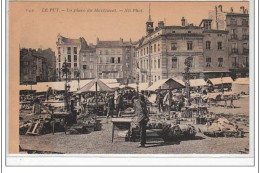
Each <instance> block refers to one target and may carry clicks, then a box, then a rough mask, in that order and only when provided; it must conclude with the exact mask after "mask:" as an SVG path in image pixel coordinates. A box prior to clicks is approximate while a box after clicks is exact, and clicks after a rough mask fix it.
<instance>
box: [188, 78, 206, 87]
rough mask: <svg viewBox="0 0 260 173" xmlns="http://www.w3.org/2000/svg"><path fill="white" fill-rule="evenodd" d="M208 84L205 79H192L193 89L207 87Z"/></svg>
mask: <svg viewBox="0 0 260 173" xmlns="http://www.w3.org/2000/svg"><path fill="white" fill-rule="evenodd" d="M206 85H207V83H206V81H205V80H204V79H191V80H190V86H191V87H198V86H206Z"/></svg>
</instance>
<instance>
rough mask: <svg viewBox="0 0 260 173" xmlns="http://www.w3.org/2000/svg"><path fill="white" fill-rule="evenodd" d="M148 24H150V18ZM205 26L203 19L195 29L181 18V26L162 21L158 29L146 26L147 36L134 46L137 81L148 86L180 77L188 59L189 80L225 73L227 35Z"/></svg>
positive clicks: (226, 68)
mask: <svg viewBox="0 0 260 173" xmlns="http://www.w3.org/2000/svg"><path fill="white" fill-rule="evenodd" d="M209 21H211V20H209ZM147 23H151V17H150V16H149V20H148V22H147ZM207 23H208V20H206V21H205V20H204V21H202V23H201V25H200V26H194V25H193V24H187V21H186V19H185V18H184V17H183V18H182V19H181V25H180V26H164V22H162V21H159V22H158V26H157V27H156V28H155V29H152V30H151V26H153V25H151V24H150V25H147V24H146V31H147V35H146V36H144V37H143V38H141V39H140V40H139V41H138V42H137V44H136V45H135V60H136V63H137V66H138V67H139V69H140V70H139V71H140V72H139V73H140V74H139V82H149V83H150V84H151V83H153V82H155V81H157V80H160V79H166V78H170V77H177V78H183V74H184V71H185V64H184V62H185V59H186V58H188V57H189V59H190V60H191V68H190V72H191V78H207V77H211V76H213V75H214V77H215V76H218V75H221V73H227V72H228V66H227V62H228V51H227V49H226V47H227V33H228V32H226V31H221V30H212V29H211V26H210V27H209V26H208V24H207ZM206 26H207V27H206ZM147 27H149V28H147ZM206 44H207V47H206ZM209 44H210V45H209Z"/></svg>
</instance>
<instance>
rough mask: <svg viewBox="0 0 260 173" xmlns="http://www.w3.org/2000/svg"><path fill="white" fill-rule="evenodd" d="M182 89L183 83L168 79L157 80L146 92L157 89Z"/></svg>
mask: <svg viewBox="0 0 260 173" xmlns="http://www.w3.org/2000/svg"><path fill="white" fill-rule="evenodd" d="M179 88H184V83H183V82H182V81H180V80H177V79H173V78H169V79H162V80H158V81H156V82H155V83H153V84H152V85H151V86H150V87H149V88H147V90H149V91H156V90H158V89H179Z"/></svg>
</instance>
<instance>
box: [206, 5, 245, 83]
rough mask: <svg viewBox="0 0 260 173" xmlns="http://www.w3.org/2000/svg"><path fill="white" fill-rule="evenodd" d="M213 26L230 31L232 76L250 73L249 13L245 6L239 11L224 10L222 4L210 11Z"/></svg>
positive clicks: (229, 46)
mask: <svg viewBox="0 0 260 173" xmlns="http://www.w3.org/2000/svg"><path fill="white" fill-rule="evenodd" d="M209 18H210V19H212V27H213V28H215V29H218V30H225V31H228V32H229V34H228V53H229V70H230V72H231V76H232V77H233V78H235V77H245V76H248V75H249V24H248V23H249V22H248V21H249V14H248V10H247V9H245V8H244V7H243V6H242V7H240V10H239V12H234V10H233V8H231V9H230V11H223V10H222V5H219V6H218V7H215V9H214V10H212V11H210V12H209Z"/></svg>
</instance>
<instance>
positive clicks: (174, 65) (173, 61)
mask: <svg viewBox="0 0 260 173" xmlns="http://www.w3.org/2000/svg"><path fill="white" fill-rule="evenodd" d="M177 62H178V60H177V58H176V57H173V58H172V68H177Z"/></svg>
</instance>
